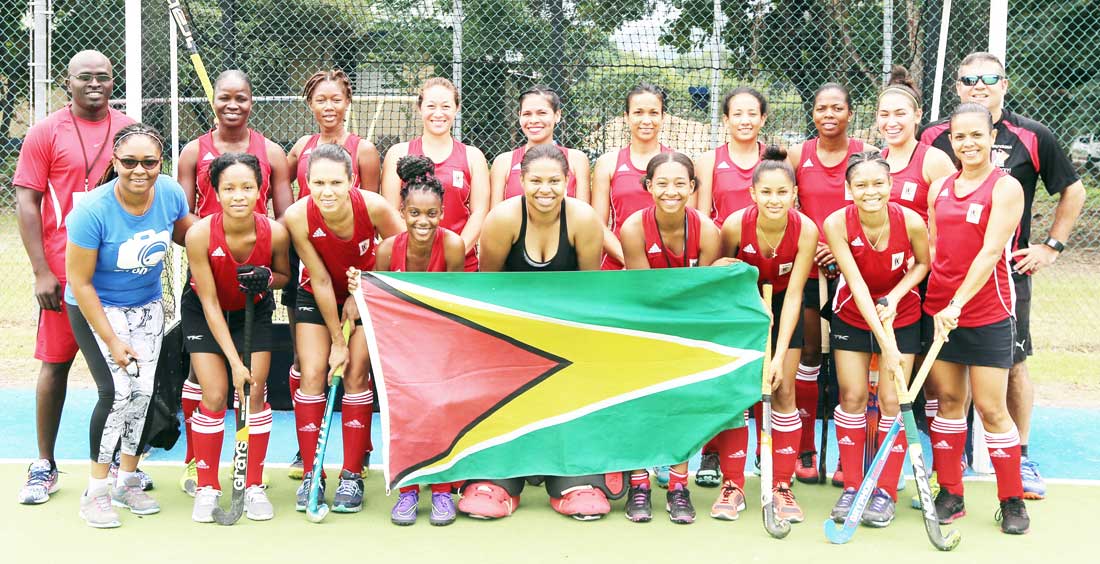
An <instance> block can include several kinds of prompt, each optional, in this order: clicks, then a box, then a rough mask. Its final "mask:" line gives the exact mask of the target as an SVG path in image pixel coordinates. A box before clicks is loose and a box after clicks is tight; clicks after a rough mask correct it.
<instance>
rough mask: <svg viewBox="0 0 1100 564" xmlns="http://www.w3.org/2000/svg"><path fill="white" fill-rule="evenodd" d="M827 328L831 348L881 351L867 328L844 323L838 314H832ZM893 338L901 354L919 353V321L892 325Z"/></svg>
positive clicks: (865, 351) (871, 351)
mask: <svg viewBox="0 0 1100 564" xmlns="http://www.w3.org/2000/svg"><path fill="white" fill-rule="evenodd" d="M829 330H830V334H829V344H830V345H832V348H833V349H836V350H842V351H855V352H864V353H876V354H877V353H879V352H882V351H881V349H879V346H878V340H877V339H875V334H874V333H872V332H871V331H870V330H869V329H860V328H859V327H856V326H854V325H849V324H848V323H845V321H844V320H843V319H841V318H840V316H839V315H834V316H833V320H832V322H830V325H829ZM894 338H895V339H897V341H898V350H899V351H901V353H902V354H917V353H919V352H920V322H919V321H918V322H914V323H910V324H909V325H906V326H905V327H894Z"/></svg>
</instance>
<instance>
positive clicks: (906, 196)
mask: <svg viewBox="0 0 1100 564" xmlns="http://www.w3.org/2000/svg"><path fill="white" fill-rule="evenodd" d="M916 197H917V183H916V182H906V183H905V184H902V186H901V199H903V200H908V201H910V202H912V201H913V199H914V198H916Z"/></svg>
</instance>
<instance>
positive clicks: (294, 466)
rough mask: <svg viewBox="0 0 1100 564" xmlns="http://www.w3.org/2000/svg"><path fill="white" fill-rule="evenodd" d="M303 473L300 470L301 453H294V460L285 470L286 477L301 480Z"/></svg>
mask: <svg viewBox="0 0 1100 564" xmlns="http://www.w3.org/2000/svg"><path fill="white" fill-rule="evenodd" d="M303 474H304V471H303V470H302V453H301V452H295V453H294V459H293V460H291V461H290V467H289V468H287V471H286V475H287V477H288V478H290V479H291V480H301V479H302V475H303Z"/></svg>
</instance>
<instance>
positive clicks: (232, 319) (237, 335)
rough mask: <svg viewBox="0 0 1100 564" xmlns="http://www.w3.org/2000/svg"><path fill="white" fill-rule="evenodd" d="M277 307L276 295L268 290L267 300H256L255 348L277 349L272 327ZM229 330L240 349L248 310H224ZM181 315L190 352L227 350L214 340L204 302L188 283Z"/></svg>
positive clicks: (186, 345) (220, 351)
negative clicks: (245, 312)
mask: <svg viewBox="0 0 1100 564" xmlns="http://www.w3.org/2000/svg"><path fill="white" fill-rule="evenodd" d="M274 311H275V299H274V298H272V297H271V292H268V294H267V296H266V297H264V299H263V301H261V302H260V303H258V304H256V308H255V318H254V319H253V324H252V351H253V352H256V351H271V350H274V348H275V347H274V344H275V343H274V338H273V337H272V330H271V314H272V312H274ZM222 314H223V315H224V318H225V322H226V324H227V325H228V326H229V333H230V334H231V335H233V345H234V346H236V347H237V350H238V351H239V350H241V348H243V347H244V310H243V309H242V310H240V311H223V312H222ZM180 317H181V318H182V322H183V347H184V349H186V350H187V352H189V353H214V354H223V353H222V348H221V346H220V345H218V342H217V341H215V340H214V334H213V333H211V332H210V325H209V324H208V323H207V322H206V315H205V314H204V313H203V311H202V302H201V301H199V296H198V294H196V293H195V291H194V290H192V289H191V287H190V286H188V287H187V288H186V289H184V291H183V298H182V299H181V300H180Z"/></svg>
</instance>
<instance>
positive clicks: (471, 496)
mask: <svg viewBox="0 0 1100 564" xmlns="http://www.w3.org/2000/svg"><path fill="white" fill-rule="evenodd" d="M517 508H519V496H518V495H515V496H514V495H509V494H508V492H507V491H506V490H505V489H504V488H502V487H500V486H498V485H496V484H494V483H491V482H474V483H472V484H469V485H467V486H466V487H465V488H463V490H462V497H461V499H459V500H458V510H459V511H461V512H462V513H465V514H467V515H469V516H470V517H473V518H475V519H500V518H502V517H507V516H509V515H511V514H512V513H515V511H516V509H517Z"/></svg>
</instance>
